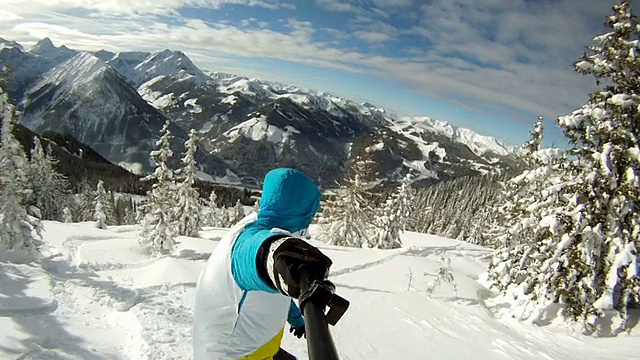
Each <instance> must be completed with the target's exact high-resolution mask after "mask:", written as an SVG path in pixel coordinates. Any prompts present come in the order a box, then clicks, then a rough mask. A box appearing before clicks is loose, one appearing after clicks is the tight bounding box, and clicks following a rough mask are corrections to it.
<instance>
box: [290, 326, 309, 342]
mask: <svg viewBox="0 0 640 360" xmlns="http://www.w3.org/2000/svg"><path fill="white" fill-rule="evenodd" d="M289 332H290V333H293V336H295V337H297V338H298V339H300V338H302V336H303V335H304V338H305V339H306V338H307V334H306V333H305V330H304V325H302V326H300V327H297V328H294V327H293V326H292V327H291V329H289Z"/></svg>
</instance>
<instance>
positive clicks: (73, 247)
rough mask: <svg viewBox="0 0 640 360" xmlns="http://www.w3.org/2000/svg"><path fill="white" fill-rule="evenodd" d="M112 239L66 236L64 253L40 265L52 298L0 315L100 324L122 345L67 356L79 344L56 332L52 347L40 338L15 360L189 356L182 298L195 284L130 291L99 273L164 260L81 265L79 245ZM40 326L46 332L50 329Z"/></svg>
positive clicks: (187, 310) (188, 314)
mask: <svg viewBox="0 0 640 360" xmlns="http://www.w3.org/2000/svg"><path fill="white" fill-rule="evenodd" d="M121 232H122V231H121ZM125 232H129V231H125ZM114 238H116V239H117V235H116V236H113V235H112V236H100V235H71V236H68V237H67V238H66V239H65V240H63V241H62V248H63V249H55V250H56V251H60V252H57V253H54V254H52V255H50V256H49V257H47V258H45V259H43V261H42V266H43V269H45V270H47V271H48V272H49V274H50V276H52V277H51V279H50V284H51V293H52V295H53V297H54V300H52V301H51V302H50V303H45V304H42V305H41V306H36V307H31V308H24V309H16V310H4V309H0V317H12V318H14V319H15V318H28V319H29V320H30V322H33V321H35V318H33V317H34V316H35V315H48V314H49V315H51V316H53V315H55V317H56V318H70V317H78V316H80V317H81V318H84V319H85V320H84V325H85V326H87V329H86V331H92V330H94V329H91V328H90V327H89V326H90V325H91V324H94V323H100V324H102V325H104V327H105V329H106V330H107V331H109V332H114V333H121V334H123V337H124V339H123V340H124V341H123V342H122V343H121V344H120V345H119V346H117V348H118V350H119V353H118V354H109V355H106V354H92V353H91V352H84V351H80V348H78V351H77V352H73V353H71V352H66V351H65V350H61V349H75V346H72V345H70V343H72V342H75V343H81V341H80V340H79V339H78V338H76V337H75V336H74V335H71V334H67V333H64V332H60V331H57V330H56V331H53V333H55V334H57V335H53V333H52V336H50V337H51V341H50V342H51V343H52V344H49V340H47V338H46V336H45V339H44V341H41V340H38V341H37V343H36V342H34V343H31V344H29V345H28V346H27V347H28V350H27V351H26V352H25V353H23V354H22V355H21V356H20V357H17V358H16V359H25V360H26V359H42V358H51V359H67V358H69V357H67V356H68V355H72V356H71V357H70V358H81V359H104V358H119V359H173V358H175V355H176V354H181V356H182V357H184V358H186V357H189V356H190V354H191V338H192V334H191V323H192V318H193V315H192V306H191V304H190V300H189V296H186V295H188V294H187V293H188V292H189V291H193V289H195V285H196V284H195V282H191V283H182V284H172V285H157V286H148V287H143V288H134V287H133V286H127V285H125V284H119V283H117V282H115V281H113V280H111V279H110V277H105V276H103V275H102V274H100V272H101V271H107V270H122V269H143V268H144V267H147V266H149V265H152V264H153V263H155V262H157V261H160V260H161V259H162V258H163V257H158V258H151V259H147V260H144V261H138V262H134V263H129V264H127V263H114V264H93V263H87V262H83V261H82V259H81V256H80V249H81V247H82V246H83V245H84V244H87V243H92V242H99V241H107V240H113V239H114ZM51 250H54V249H51ZM186 258H187V259H188V257H186ZM201 258H202V256H200V257H197V259H195V260H198V259H201ZM87 304H90V306H87ZM54 313H55V314H54ZM18 322H19V323H20V321H18ZM21 325H22V324H21ZM44 325H45V329H47V328H48V329H49V330H52V328H53V327H52V326H47V324H44ZM26 327H27V328H29V326H26ZM57 327H58V326H56V329H57ZM124 334H128V336H126V335H124ZM0 350H2V348H0ZM98 353H99V352H98Z"/></svg>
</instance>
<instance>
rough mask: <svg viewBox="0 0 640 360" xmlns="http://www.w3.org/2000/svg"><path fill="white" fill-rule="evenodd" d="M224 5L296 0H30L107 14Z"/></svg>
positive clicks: (274, 5) (288, 5)
mask: <svg viewBox="0 0 640 360" xmlns="http://www.w3.org/2000/svg"><path fill="white" fill-rule="evenodd" d="M3 3H4V4H5V5H6V6H7V8H12V9H16V8H19V7H20V6H23V5H24V0H3ZM223 5H246V6H259V7H264V8H268V9H274V10H275V9H290V10H295V8H296V7H295V5H294V4H293V1H283V0H279V1H266V0H153V1H149V0H140V1H131V0H31V4H30V5H29V6H28V7H29V8H31V9H32V10H35V9H41V8H47V7H48V8H55V9H59V10H60V9H74V8H76V9H78V8H79V9H86V10H95V11H99V12H102V13H106V14H138V15H145V14H151V15H175V14H176V10H177V9H180V8H184V7H196V8H211V9H219V8H220V7H222V6H223ZM27 10H28V9H27Z"/></svg>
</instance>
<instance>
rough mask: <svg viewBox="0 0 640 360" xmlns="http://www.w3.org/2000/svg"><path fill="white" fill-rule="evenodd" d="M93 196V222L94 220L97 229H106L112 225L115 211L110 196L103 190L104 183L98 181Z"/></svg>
mask: <svg viewBox="0 0 640 360" xmlns="http://www.w3.org/2000/svg"><path fill="white" fill-rule="evenodd" d="M95 194H96V195H95V198H94V200H93V205H94V212H93V220H95V222H96V223H95V224H96V227H97V228H98V229H106V228H107V225H114V223H115V214H114V213H115V211H114V208H113V202H112V200H111V196H110V195H109V194H108V193H107V191H106V190H105V189H104V182H103V181H102V180H99V181H98V185H97V186H96V192H95Z"/></svg>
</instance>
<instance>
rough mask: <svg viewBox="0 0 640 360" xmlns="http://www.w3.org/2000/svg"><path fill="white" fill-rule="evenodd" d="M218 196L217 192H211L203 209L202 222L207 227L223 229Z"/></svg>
mask: <svg viewBox="0 0 640 360" xmlns="http://www.w3.org/2000/svg"><path fill="white" fill-rule="evenodd" d="M217 198H218V195H217V194H216V191H215V190H211V194H209V199H208V200H205V206H203V207H202V222H203V224H204V225H205V226H214V227H222V224H221V220H220V211H219V210H220V209H219V208H218V204H217V203H216V199H217Z"/></svg>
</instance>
